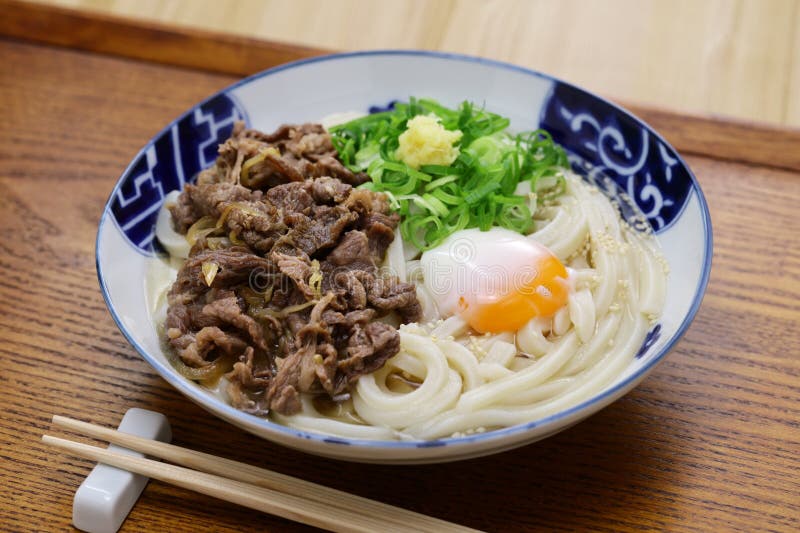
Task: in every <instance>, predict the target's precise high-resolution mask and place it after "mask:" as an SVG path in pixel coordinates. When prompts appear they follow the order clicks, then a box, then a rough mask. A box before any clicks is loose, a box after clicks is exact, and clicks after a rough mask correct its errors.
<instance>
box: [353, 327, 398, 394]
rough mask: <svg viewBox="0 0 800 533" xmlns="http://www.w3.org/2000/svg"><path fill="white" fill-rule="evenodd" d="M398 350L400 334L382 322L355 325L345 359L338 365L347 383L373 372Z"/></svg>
mask: <svg viewBox="0 0 800 533" xmlns="http://www.w3.org/2000/svg"><path fill="white" fill-rule="evenodd" d="M399 350H400V334H399V333H398V332H397V330H396V329H394V328H393V327H392V326H390V325H388V324H384V323H383V322H370V323H368V324H366V325H365V326H361V325H360V324H355V325H354V326H353V329H352V330H351V335H350V339H349V341H348V343H347V357H346V358H345V359H342V360H340V361H339V363H338V367H339V370H340V371H341V372H342V373H343V374H344V375H345V376H347V379H348V381H349V382H353V381H355V380H356V379H358V377H359V376H362V375H364V374H368V373H370V372H374V371H375V370H378V369H379V368H381V367H382V366H383V364H384V363H385V362H386V360H387V359H389V358H390V357H392V356H394V355H395V354H396V353H397V352H398V351H399Z"/></svg>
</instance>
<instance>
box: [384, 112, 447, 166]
mask: <svg viewBox="0 0 800 533" xmlns="http://www.w3.org/2000/svg"><path fill="white" fill-rule="evenodd" d="M461 135H462V133H461V132H460V131H458V130H456V131H449V130H446V129H444V126H442V124H441V123H440V122H439V120H438V119H437V118H436V117H433V116H429V115H418V116H416V117H414V118H412V119H411V120H409V121H408V126H407V129H406V131H404V132H403V133H402V134H401V135H400V137H399V139H398V140H399V142H400V145H399V146H398V148H397V152H396V153H395V157H397V158H398V159H399V160H401V161H402V162H404V163H405V164H407V165H408V166H410V167H411V168H414V169H419V167H421V166H422V165H443V166H448V165H451V164H452V163H453V161H455V160H456V158H457V157H458V154H459V150H458V147H456V146H453V144H454V143H456V142H458V140H459V139H461Z"/></svg>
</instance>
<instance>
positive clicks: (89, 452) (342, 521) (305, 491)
mask: <svg viewBox="0 0 800 533" xmlns="http://www.w3.org/2000/svg"><path fill="white" fill-rule="evenodd" d="M53 423H54V425H55V426H58V427H61V428H65V429H69V430H72V431H76V432H78V433H82V434H85V435H87V436H90V437H94V438H98V439H102V440H106V441H108V442H112V443H114V444H117V445H120V446H123V447H125V448H128V449H131V450H135V451H139V452H141V453H144V454H147V455H151V456H154V457H159V458H162V459H165V460H168V461H171V462H174V463H176V464H180V465H185V466H189V467H191V468H184V467H181V466H175V465H170V464H165V463H161V462H158V461H153V460H150V459H144V458H141V457H133V456H130V455H125V454H121V453H118V452H114V451H111V450H107V449H104V448H98V447H95V446H90V445H87V444H82V443H77V442H72V441H69V440H65V439H60V438H57V437H52V436H49V435H44V436H43V437H42V440H43V441H44V442H46V443H48V444H51V445H53V446H56V447H59V448H62V449H65V450H67V451H69V452H70V453H72V454H74V455H78V456H80V457H84V458H87V459H91V460H94V461H98V462H102V463H105V464H108V465H111V466H115V467H117V468H122V469H125V470H128V471H130V472H134V473H137V474H141V475H144V476H147V477H151V478H153V479H158V480H159V481H163V482H166V483H171V484H173V485H177V486H179V487H183V488H186V489H190V490H194V491H196V492H199V493H201V494H206V495H208V496H213V497H216V498H219V499H222V500H226V501H230V502H232V503H236V504H238V505H243V506H245V507H250V508H252V509H257V510H260V511H263V512H267V513H270V514H274V515H276V516H281V517H283V518H288V519H290V520H294V521H297V522H302V523H305V524H309V525H313V526H316V527H321V528H326V529H330V530H332V531H348V532H350V531H378V530H392V531H454V532H455V531H461V532H466V531H476V530H474V529H470V528H467V527H464V526H460V525H457V524H453V523H451V522H446V521H444V520H440V519H437V518H433V517H430V516H426V515H423V514H420V513H415V512H413V511H408V510H405V509H401V508H399V507H394V506H391V505H387V504H384V503H380V502H376V501H374V500H370V499H367V498H363V497H361V496H356V495H353V494H349V493H346V492H343V491H339V490H336V489H331V488H328V487H324V486H322V485H318V484H316V483H311V482H308V481H304V480H301V479H297V478H293V477H291V476H287V475H284V474H280V473H277V472H272V471H270V470H265V469H262V468H258V467H254V466H251V465H247V464H244V463H239V462H236V461H232V460H230V459H224V458H221V457H216V456H214V455H210V454H206V453H202V452H197V451H194V450H189V449H186V448H181V447H179V446H175V445H172V444H166V443H163V442H159V441H154V440H149V439H144V438H141V437H137V436H135V435H130V434H127V433H122V432H119V431H115V430H113V429H109V428H104V427H102V426H96V425H94V424H89V423H86V422H81V421H79V420H73V419H70V418H66V417H61V416H54V417H53ZM192 468H196V469H197V470H192ZM198 470H199V471H198ZM215 474H219V475H215ZM300 495H302V496H300Z"/></svg>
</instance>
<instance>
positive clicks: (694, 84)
mask: <svg viewBox="0 0 800 533" xmlns="http://www.w3.org/2000/svg"><path fill="white" fill-rule="evenodd" d="M37 1H39V2H44V3H47V4H58V5H62V6H71V7H75V8H79V9H81V10H83V11H87V12H90V13H106V14H116V15H121V16H126V17H133V18H137V19H140V20H147V21H158V22H161V23H165V24H170V25H173V26H180V27H184V28H187V27H192V28H202V29H207V30H215V31H221V32H227V33H230V34H236V35H247V36H250V37H258V38H261V39H270V40H278V41H287V42H294V43H302V44H305V45H307V46H313V47H318V48H329V49H337V50H360V49H369V48H372V49H375V48H424V49H429V50H446V51H452V52H462V53H469V54H476V55H481V56H485V57H491V58H493V59H501V60H504V61H510V62H512V63H516V64H519V65H524V66H527V67H531V68H535V69H537V70H541V71H543V72H548V73H551V74H553V75H556V76H559V77H562V78H564V79H566V80H569V81H571V82H573V83H576V84H579V85H581V86H582V87H588V88H590V89H592V90H594V91H597V92H602V93H604V94H608V95H611V96H612V97H614V98H615V99H623V100H630V101H635V102H642V103H648V104H652V103H656V102H658V103H659V104H661V105H665V106H667V107H669V108H674V109H680V110H682V111H683V112H690V113H706V114H709V113H714V114H723V115H725V116H730V117H737V118H739V119H744V120H751V121H766V122H769V123H773V124H782V125H793V126H795V127H800V0H603V1H594V2H593V1H590V0H437V1H433V2H432V1H428V0H391V1H388V0H383V1H380V0H379V1H370V0H293V1H291V2H287V1H285V0H168V1H163V0H37Z"/></svg>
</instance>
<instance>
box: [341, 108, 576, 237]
mask: <svg viewBox="0 0 800 533" xmlns="http://www.w3.org/2000/svg"><path fill="white" fill-rule="evenodd" d="M417 115H434V116H436V117H437V118H438V119H439V122H440V124H441V125H442V126H443V127H444V128H445V129H447V130H451V131H455V130H459V131H461V133H462V136H461V138H460V139H459V140H458V141H457V142H456V143H455V144H454V146H455V147H456V148H458V150H459V154H458V157H456V158H455V161H453V163H452V164H451V165H438V164H437V165H424V164H423V165H422V166H421V167H420V168H419V169H415V168H411V167H410V166H408V165H407V164H406V163H404V162H403V161H400V160H399V159H398V158H397V157H396V156H395V153H396V151H397V148H398V146H399V143H400V141H399V138H400V135H402V134H403V133H404V132H405V131H406V129H407V123H408V121H409V120H410V119H412V118H414V117H415V116H417ZM508 125H509V120H508V119H507V118H505V117H501V116H500V115H496V114H494V113H490V112H489V111H486V110H485V109H483V108H480V107H478V106H476V105H475V104H472V103H470V102H463V103H462V104H461V105H459V106H458V108H457V109H449V108H447V107H445V106H443V105H441V104H439V103H438V102H436V101H434V100H428V99H416V98H411V99H410V100H409V102H407V103H398V104H396V105H395V108H394V109H393V110H391V111H386V112H383V113H375V114H373V115H368V116H365V117H362V118H358V119H356V120H353V121H350V122H348V123H346V124H342V125H339V126H334V127H333V128H331V138H332V140H333V144H334V146H335V147H336V149H337V150H338V152H339V159H340V160H341V161H342V163H343V164H344V165H345V166H347V167H348V168H350V169H351V170H353V171H354V172H366V173H367V174H368V175H369V176H370V178H372V181H371V182H368V183H365V184H364V185H362V187H364V188H368V189H370V190H374V191H382V192H384V193H386V195H387V197H388V198H389V203H390V205H391V207H392V209H393V210H395V211H397V212H398V213H399V214H400V216H401V220H402V221H401V224H400V230H401V232H402V235H403V238H404V239H405V240H407V241H408V242H410V243H411V244H413V245H414V246H415V247H417V248H418V249H420V250H423V251H424V250H428V249H430V248H433V247H434V246H436V245H438V244H439V243H441V242H442V241H443V240H444V239H445V238H447V237H448V236H449V235H450V234H452V233H454V232H456V231H458V230H461V229H465V228H480V229H481V230H488V229H489V228H491V227H492V226H500V227H503V228H507V229H510V230H513V231H517V232H519V233H523V234H526V233H528V232H530V231H531V230H532V229H533V214H534V213H533V212H531V209H532V208H534V207H536V206H535V205H533V206H531V205H530V202H529V201H528V200H529V198H528V197H527V196H523V195H519V194H516V191H517V188H518V186H519V184H520V183H523V182H528V183H530V190H531V192H532V193H535V194H536V204H537V205H541V204H542V203H546V202H551V201H553V200H554V199H555V198H557V197H558V196H560V195H561V194H563V193H564V191H565V189H566V181H565V179H564V172H565V170H566V169H568V168H569V162H568V161H567V154H566V152H565V151H564V149H563V148H561V147H560V146H559V145H558V144H556V143H555V142H554V141H553V138H552V137H551V136H550V134H549V133H547V132H546V131H544V130H536V131H530V132H524V133H520V134H517V135H510V134H509V133H507V132H506V131H505V130H506V128H507V127H508Z"/></svg>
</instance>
